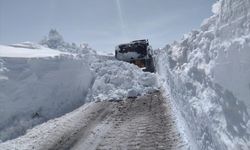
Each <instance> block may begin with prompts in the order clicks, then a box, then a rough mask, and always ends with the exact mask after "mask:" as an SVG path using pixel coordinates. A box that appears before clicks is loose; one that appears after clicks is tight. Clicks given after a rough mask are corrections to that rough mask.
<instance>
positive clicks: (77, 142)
mask: <svg viewBox="0 0 250 150" xmlns="http://www.w3.org/2000/svg"><path fill="white" fill-rule="evenodd" d="M91 107H92V108H91V109H90V111H87V113H88V114H87V116H89V117H88V119H86V122H85V125H84V126H83V128H82V129H81V130H76V131H75V132H74V133H72V134H69V135H65V136H64V137H63V138H61V139H60V141H58V142H57V144H55V145H54V146H53V147H52V148H51V150H52V149H53V150H68V149H70V150H109V149H114V150H127V149H128V150H130V149H131V150H132V149H143V150H144V149H145V150H146V149H148V150H154V149H159V150H167V149H181V148H182V147H183V145H182V141H181V140H180V135H179V133H178V132H176V129H175V122H174V121H173V119H172V117H171V115H170V112H169V105H168V104H167V103H166V102H165V100H164V98H163V97H162V96H161V93H160V92H154V93H151V94H148V95H145V96H142V97H139V98H128V99H127V100H124V101H103V102H97V103H95V104H94V105H92V106H91ZM85 116H86V115H85Z"/></svg>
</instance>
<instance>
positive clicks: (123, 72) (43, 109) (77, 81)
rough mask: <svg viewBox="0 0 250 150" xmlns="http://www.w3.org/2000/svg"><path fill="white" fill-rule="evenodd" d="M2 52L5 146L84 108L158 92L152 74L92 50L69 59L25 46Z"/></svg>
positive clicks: (0, 102)
mask: <svg viewBox="0 0 250 150" xmlns="http://www.w3.org/2000/svg"><path fill="white" fill-rule="evenodd" d="M1 48H4V49H5V50H6V49H7V50H8V51H4V52H5V53H4V54H3V53H2V55H1V57H0V118H1V121H0V129H1V130H0V140H1V141H2V142H4V143H5V141H6V140H10V143H12V142H15V138H17V137H19V136H21V135H24V134H25V135H27V134H29V129H31V128H33V127H34V126H36V125H39V124H41V123H44V122H46V121H48V120H50V119H53V118H55V117H60V116H63V115H64V114H65V113H68V112H71V111H73V110H74V109H76V108H78V107H80V106H81V105H83V104H85V103H86V102H92V101H103V100H121V99H124V98H126V97H128V96H131V92H132V94H133V96H135V95H136V96H139V95H142V94H144V93H148V92H151V91H153V90H155V89H157V88H158V85H157V84H156V82H155V81H156V76H155V75H154V74H151V73H146V72H143V71H142V70H141V68H138V67H137V66H135V65H132V64H129V63H126V62H121V61H117V60H115V58H114V56H101V55H96V54H95V53H92V50H91V51H90V52H89V53H88V52H86V53H85V54H70V53H68V52H67V53H64V52H60V51H57V50H52V49H50V48H46V47H43V46H41V45H39V44H34V43H27V42H26V43H21V44H15V45H12V46H1ZM77 49H79V48H77ZM12 52H13V53H12ZM25 52H27V53H25ZM47 52H48V53H47ZM52 52H55V54H57V55H55V56H54V55H53V54H54V53H52ZM62 53H63V54H64V55H60V54H62ZM42 54H43V55H42ZM45 54H46V55H45ZM7 56H8V57H7ZM45 56H49V57H45ZM62 120H64V119H62ZM45 126H46V125H44V128H45ZM50 127H51V125H48V129H51V128H50ZM38 128H39V127H38ZM41 130H43V127H42V128H41ZM46 131H47V130H46ZM60 131H61V130H60ZM39 132H40V131H39ZM26 133H27V134H26ZM34 138H35V139H34V140H38V141H40V140H41V139H40V138H39V137H34ZM11 139H12V140H11ZM43 140H44V139H43ZM11 141H12V142H11ZM18 141H19V140H18ZM21 141H22V138H21ZM31 142H32V141H31ZM4 143H3V145H5V144H4ZM7 143H9V142H7ZM35 143H36V142H35ZM35 143H33V144H35ZM38 143H39V142H38ZM9 146H10V147H12V146H14V145H9ZM0 147H1V144H0ZM20 149H22V147H21V148H20ZM24 149H25V148H24Z"/></svg>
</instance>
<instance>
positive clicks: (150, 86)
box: [89, 59, 158, 100]
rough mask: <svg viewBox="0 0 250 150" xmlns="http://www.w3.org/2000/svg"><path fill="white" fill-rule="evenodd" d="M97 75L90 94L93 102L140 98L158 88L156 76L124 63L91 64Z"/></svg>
mask: <svg viewBox="0 0 250 150" xmlns="http://www.w3.org/2000/svg"><path fill="white" fill-rule="evenodd" d="M91 66H92V67H91V68H92V69H93V70H94V72H95V74H96V78H95V82H94V84H93V86H92V90H91V92H90V93H89V99H91V100H110V99H112V100H120V99H123V98H126V97H128V96H130V94H131V91H133V95H136V96H139V95H143V94H146V93H147V92H150V91H154V90H155V89H157V88H158V85H157V83H156V76H155V74H152V73H148V72H143V71H142V70H141V68H139V67H137V66H135V65H133V64H129V63H126V62H122V61H117V60H109V59H107V60H105V59H100V60H98V61H96V62H94V63H92V64H91Z"/></svg>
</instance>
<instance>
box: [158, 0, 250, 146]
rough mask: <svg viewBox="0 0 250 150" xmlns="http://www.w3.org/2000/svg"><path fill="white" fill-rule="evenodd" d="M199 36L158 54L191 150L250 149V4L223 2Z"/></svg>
mask: <svg viewBox="0 0 250 150" xmlns="http://www.w3.org/2000/svg"><path fill="white" fill-rule="evenodd" d="M213 12H214V15H213V16H212V17H210V18H208V19H206V20H205V21H204V22H203V23H202V25H201V29H200V30H194V31H192V32H190V33H189V34H187V35H185V36H184V38H183V40H182V41H180V42H174V43H173V44H171V45H167V46H166V47H165V48H164V49H159V50H157V51H156V52H155V58H156V61H157V71H158V73H159V75H160V76H161V78H162V79H161V80H160V82H161V83H162V84H163V85H164V89H165V90H166V92H168V94H169V95H170V96H171V98H172V102H173V105H174V106H175V107H176V110H177V112H178V113H177V114H179V115H178V117H177V118H178V119H179V120H182V121H183V122H184V124H185V126H183V127H184V133H185V135H184V136H185V137H187V139H188V140H189V143H190V148H191V149H195V148H196V149H201V150H207V149H223V150H224V149H230V150H235V149H237V150H241V149H249V148H250V117H249V112H250V111H249V110H250V104H249V103H250V88H249V83H250V65H249V64H250V51H249V50H250V1H249V0H220V1H218V2H216V4H215V5H214V6H213Z"/></svg>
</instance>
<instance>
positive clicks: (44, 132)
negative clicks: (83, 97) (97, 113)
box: [0, 103, 92, 150]
mask: <svg viewBox="0 0 250 150" xmlns="http://www.w3.org/2000/svg"><path fill="white" fill-rule="evenodd" d="M91 105H92V103H89V104H85V105H83V106H82V107H80V108H78V109H76V110H74V111H73V112H71V113H68V114H66V115H64V116H62V117H60V118H56V119H53V120H50V121H48V122H46V123H44V124H41V125H38V126H36V127H34V128H33V129H30V130H28V131H27V134H26V135H24V136H21V137H19V138H17V139H15V140H10V141H7V142H5V143H1V144H0V149H1V150H13V149H18V150H29V149H46V148H51V147H52V146H53V145H55V144H57V143H56V142H57V141H59V140H60V139H61V138H63V136H64V135H65V134H73V132H75V131H77V130H79V129H81V128H82V127H83V126H84V125H85V124H86V123H88V120H89V118H88V117H90V116H88V117H87V116H86V117H85V115H89V113H88V112H91V109H89V107H90V106H91ZM79 118H82V119H79Z"/></svg>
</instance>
